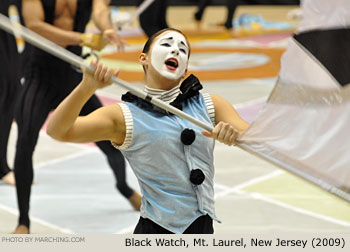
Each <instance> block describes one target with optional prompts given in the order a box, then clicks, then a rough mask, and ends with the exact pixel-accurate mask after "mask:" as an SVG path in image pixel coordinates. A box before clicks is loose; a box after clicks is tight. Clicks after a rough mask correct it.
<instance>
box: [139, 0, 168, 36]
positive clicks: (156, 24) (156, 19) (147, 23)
mask: <svg viewBox="0 0 350 252" xmlns="http://www.w3.org/2000/svg"><path fill="white" fill-rule="evenodd" d="M143 1H144V0H139V5H140V4H141V3H142V2H143ZM167 6H168V0H155V1H154V2H153V3H152V4H151V5H150V6H149V7H148V8H147V9H146V10H145V11H144V12H142V14H141V15H140V16H139V20H140V25H141V28H142V30H143V31H144V32H145V33H146V35H147V36H148V37H151V36H152V35H153V34H154V33H156V32H158V31H160V30H162V29H165V28H168V24H167V22H166V11H167Z"/></svg>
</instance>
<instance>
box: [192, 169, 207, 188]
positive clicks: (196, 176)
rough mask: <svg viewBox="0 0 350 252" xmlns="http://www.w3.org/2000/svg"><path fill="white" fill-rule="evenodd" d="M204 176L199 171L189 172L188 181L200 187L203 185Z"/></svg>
mask: <svg viewBox="0 0 350 252" xmlns="http://www.w3.org/2000/svg"><path fill="white" fill-rule="evenodd" d="M204 179H205V175H204V173H203V172H202V170H200V169H195V170H192V171H191V175H190V180H191V182H192V183H193V184H195V185H200V184H202V183H203V181H204Z"/></svg>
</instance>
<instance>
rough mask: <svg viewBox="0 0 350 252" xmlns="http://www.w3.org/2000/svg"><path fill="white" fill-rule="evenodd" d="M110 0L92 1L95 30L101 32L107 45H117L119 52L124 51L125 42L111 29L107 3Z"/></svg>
mask: <svg viewBox="0 0 350 252" xmlns="http://www.w3.org/2000/svg"><path fill="white" fill-rule="evenodd" d="M110 2H111V0H94V1H93V6H92V19H93V21H94V23H95V25H96V26H97V28H98V29H99V30H100V31H101V32H102V35H103V39H104V40H105V42H106V43H107V44H114V45H117V47H118V49H119V50H124V46H125V45H126V42H125V41H124V40H123V39H122V38H121V37H120V36H119V34H118V33H117V32H116V31H115V29H114V28H113V24H112V21H111V14H110V9H109V6H108V5H109V3H110Z"/></svg>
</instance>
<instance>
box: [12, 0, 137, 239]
mask: <svg viewBox="0 0 350 252" xmlns="http://www.w3.org/2000/svg"><path fill="white" fill-rule="evenodd" d="M109 3H110V0H23V17H24V20H25V24H26V26H27V27H28V28H29V29H31V30H33V31H35V32H37V33H38V34H40V35H42V36H44V37H46V38H47V39H49V40H51V41H53V42H55V43H56V44H58V45H60V46H62V47H64V48H66V49H67V50H69V51H71V52H73V53H75V54H77V55H80V54H81V51H82V48H81V45H85V46H89V47H91V48H92V49H95V50H100V49H102V48H103V46H104V45H105V44H114V45H116V46H118V48H119V49H123V47H124V44H125V42H124V41H123V40H122V39H121V38H120V36H119V35H118V34H117V33H116V32H115V30H114V29H113V28H112V24H111V21H110V13H109V8H108V4H109ZM91 16H92V19H93V21H94V22H95V24H96V26H97V27H98V28H99V30H100V31H101V32H102V34H84V31H85V27H86V25H87V23H88V21H89V20H90V17H91ZM81 78H82V75H81V73H80V72H78V71H76V70H75V69H74V68H73V67H72V66H71V65H70V64H68V63H65V62H63V61H62V60H60V59H58V58H56V57H54V56H52V55H50V54H47V53H45V52H44V51H42V50H40V49H38V48H34V47H33V50H31V57H30V62H29V63H28V66H27V67H26V69H25V80H26V81H25V84H24V86H23V88H22V90H21V94H20V96H19V99H18V103H17V106H16V112H15V115H16V120H17V124H18V139H17V152H16V158H15V177H16V187H17V199H18V207H19V212H20V216H19V223H18V227H17V229H16V230H15V231H14V233H29V225H30V221H29V200H30V193H31V184H32V181H33V163H32V156H33V151H34V148H35V145H36V143H37V139H38V134H39V131H40V129H41V127H42V125H43V123H44V122H45V120H46V118H47V116H48V114H49V112H50V111H51V110H53V109H55V108H56V106H57V105H58V104H59V103H60V102H61V101H62V100H63V98H64V97H66V96H67V95H68V94H69V93H70V92H71V91H72V90H73V89H74V87H75V86H77V85H78V84H79V82H80V81H81ZM101 106H102V104H101V102H100V100H99V99H98V98H97V97H96V96H95V95H94V96H92V97H91V99H90V100H89V101H88V103H87V104H86V106H84V108H83V110H82V115H86V114H89V113H90V112H92V111H94V110H96V109H97V108H99V107H101ZM96 144H97V146H98V147H99V148H100V149H101V150H102V151H103V152H104V154H105V155H106V156H107V159H108V162H109V165H110V166H111V168H112V170H113V172H114V175H115V177H116V179H117V188H118V190H119V191H120V192H121V193H122V194H123V196H124V197H126V198H127V199H129V201H130V203H131V204H132V206H133V207H134V208H135V209H136V210H139V208H140V204H141V197H140V195H139V194H138V193H137V192H135V191H133V190H132V189H131V188H129V186H128V185H127V183H126V181H125V161H124V157H123V155H122V154H121V153H120V151H116V150H115V149H114V148H113V146H112V145H111V143H110V142H107V141H103V142H97V143H96ZM57 172H59V171H57Z"/></svg>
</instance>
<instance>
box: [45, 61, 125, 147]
mask: <svg viewBox="0 0 350 252" xmlns="http://www.w3.org/2000/svg"><path fill="white" fill-rule="evenodd" d="M106 69H107V68H106V67H103V68H102V67H101V65H98V66H97V69H96V71H95V76H93V75H91V74H89V73H87V72H86V71H84V77H83V80H82V82H81V83H80V84H79V85H78V86H77V87H76V88H75V89H74V90H73V92H72V93H71V94H70V95H69V96H67V98H66V99H64V100H63V101H62V103H61V104H60V105H59V106H58V107H57V108H56V110H55V111H54V113H53V114H52V116H51V118H50V120H49V122H48V126H47V133H48V135H50V136H51V137H53V138H54V139H56V140H59V141H64V142H75V143H82V142H96V141H102V140H111V141H113V142H115V143H116V144H122V143H123V142H124V138H125V132H126V128H125V121H124V117H123V113H122V111H121V108H120V106H118V105H111V106H106V107H101V108H99V109H97V110H95V111H93V112H92V113H90V114H89V115H87V116H79V113H80V111H81V109H82V107H83V106H84V104H85V103H86V102H87V101H88V100H89V99H90V98H91V96H92V95H93V94H94V93H95V91H96V90H97V89H98V88H103V87H106V86H108V85H109V84H110V83H109V82H108V80H109V78H110V77H111V76H112V75H113V74H114V75H116V74H117V72H113V71H112V70H108V71H107V70H106Z"/></svg>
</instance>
